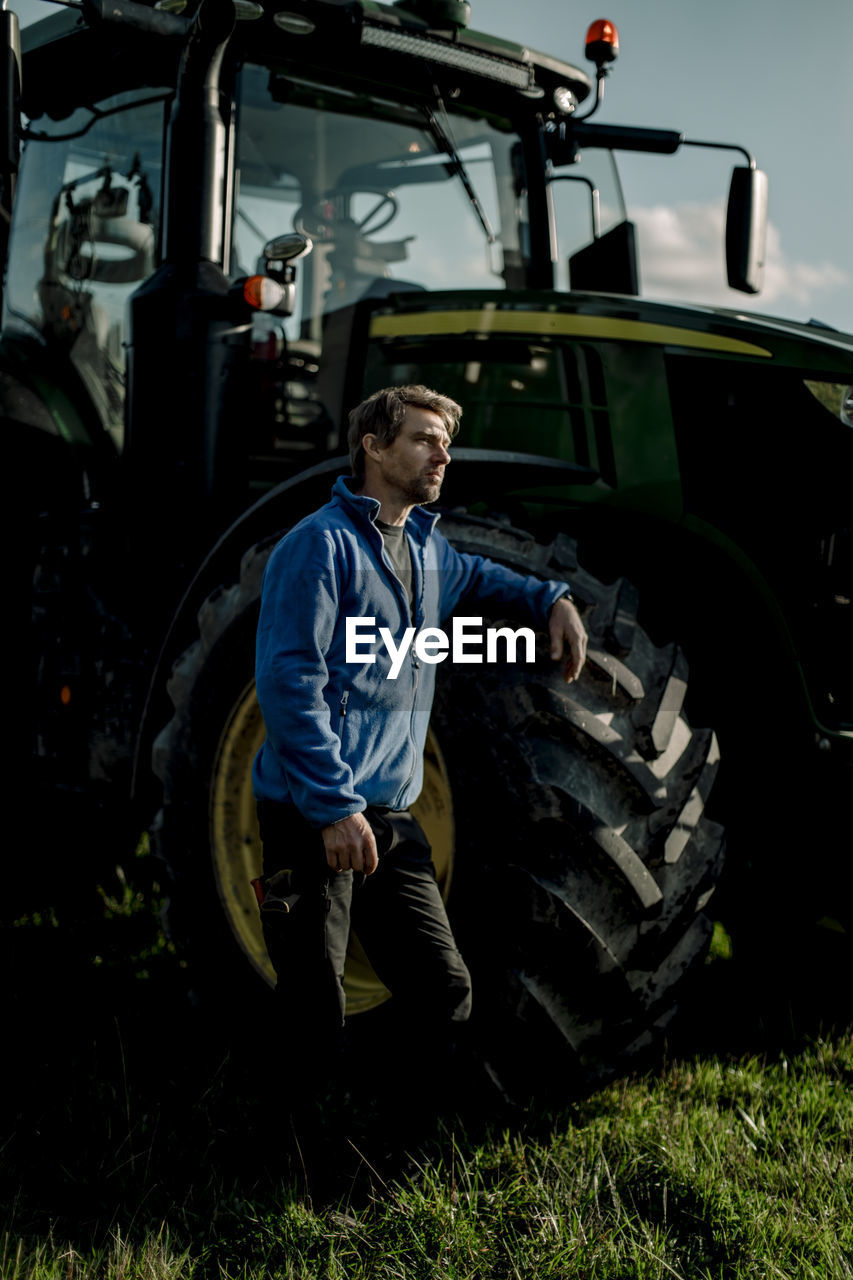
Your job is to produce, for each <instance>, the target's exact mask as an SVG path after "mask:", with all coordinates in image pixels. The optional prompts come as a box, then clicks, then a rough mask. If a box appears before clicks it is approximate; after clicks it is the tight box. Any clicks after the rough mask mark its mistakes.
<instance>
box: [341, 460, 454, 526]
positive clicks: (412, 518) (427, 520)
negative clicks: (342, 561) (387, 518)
mask: <svg viewBox="0 0 853 1280" xmlns="http://www.w3.org/2000/svg"><path fill="white" fill-rule="evenodd" d="M355 483H356V482H355V479H354V477H353V476H338V478H337V480H336V481H335V483H334V485H333V487H332V498H333V499H334V498H337V499H338V501H339V502H341V503H343V505H344V506H345V507H347V508H348V509H349V510H351V511H352V512H353V513H355V514H357V515H358V516H359V517H360V518H361V519H363V520H368V521H369V522H370V523H371V524H375V523H376V517H377V516H378V515H379V511H380V503H379V500H378V499H377V498H368V497H367V495H366V494H363V493H354V492H353V486H354V485H355ZM440 519H441V516H440V515H439V513H438V512H437V511H427V510H425V509H424V508H423V507H413V508H412V510H411V512H410V513H409V518H408V520H407V521H406V528H407V529H408V530H409V532H410V533H413V534H414V535H415V537H416V538H418V539H419V540H420V541H421V542H425V541H426V539H427V538H428V537H429V535H430V534H431V533H432V531H433V529H434V528H435V526H436V525H437V524H438V522H439V520H440Z"/></svg>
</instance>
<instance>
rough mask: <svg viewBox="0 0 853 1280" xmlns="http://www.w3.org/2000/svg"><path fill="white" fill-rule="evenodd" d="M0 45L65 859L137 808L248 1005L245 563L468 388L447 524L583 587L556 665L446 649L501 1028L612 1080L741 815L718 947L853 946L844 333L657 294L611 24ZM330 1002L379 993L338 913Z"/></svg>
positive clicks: (375, 25) (685, 940)
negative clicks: (795, 942) (374, 439)
mask: <svg viewBox="0 0 853 1280" xmlns="http://www.w3.org/2000/svg"><path fill="white" fill-rule="evenodd" d="M2 29H3V33H4V45H5V53H4V62H3V66H4V76H5V86H6V91H5V93H4V95H3V96H2V98H0V101H2V104H3V124H2V128H3V139H4V141H3V176H2V203H3V215H4V216H3V219H2V221H0V225H2V227H3V231H2V237H3V246H2V247H3V253H4V258H5V273H4V278H3V312H2V339H0V393H1V394H0V409H2V415H3V418H4V420H5V424H6V430H7V431H8V432H9V434H10V436H13V437H14V439H15V441H16V443H17V446H18V448H19V449H20V457H21V463H20V467H19V470H18V474H20V475H21V476H23V477H24V491H25V501H26V511H27V518H26V530H27V533H26V539H25V544H26V547H27V556H26V565H27V576H28V580H29V578H30V575H31V580H32V618H33V622H32V631H31V632H30V634H29V641H28V651H29V659H28V666H27V669H28V670H29V671H30V673H31V676H32V685H31V688H30V687H28V702H29V705H30V706H31V708H32V716H31V722H30V725H29V746H30V754H31V759H32V764H31V768H30V772H29V773H28V774H27V778H26V787H25V790H24V793H23V794H24V795H25V797H26V800H27V803H28V806H29V812H31V814H32V815H33V827H34V833H35V837H36V847H37V848H38V850H39V859H38V862H39V866H40V868H44V866H45V865H48V864H49V863H50V862H51V859H53V860H54V861H55V862H57V863H61V862H62V861H63V853H62V848H61V847H60V846H62V845H64V843H65V841H66V840H67V838H68V833H69V832H73V833H74V842H75V847H76V848H77V849H78V850H83V851H84V853H83V854H82V855H81V853H80V852H78V853H77V854H76V857H78V858H79V857H80V856H86V857H91V858H97V857H98V856H102V855H103V854H104V851H108V856H112V857H116V856H121V855H120V854H117V853H116V851H117V850H119V851H120V850H121V849H125V848H126V849H132V848H133V847H134V844H135V842H136V841H137V840H138V838H139V834H140V832H141V831H145V830H148V831H150V833H151V841H152V846H153V848H154V851H155V852H156V855H157V857H158V858H159V859H160V860H161V863H162V866H163V868H164V876H165V877H166V883H167V886H168V903H167V917H168V927H169V930H170V932H171V934H172V936H173V938H174V939H175V941H176V945H178V946H179V947H180V948H181V953H182V954H183V955H185V956H187V957H188V963H189V965H190V968H191V971H192V972H193V974H195V975H197V981H198V983H199V984H200V986H201V987H203V986H204V984H205V983H206V982H209V983H210V984H211V985H212V987H213V988H214V989H215V990H216V991H217V992H218V993H219V995H220V996H221V993H222V992H223V991H225V990H238V991H243V990H246V989H248V988H249V987H251V988H252V990H253V991H255V992H256V993H257V998H259V999H261V1000H264V999H266V998H267V996H268V991H269V986H270V983H271V981H272V973H271V969H270V966H269V962H268V959H267V957H266V953H265V951H264V948H263V943H262V939H261V933H260V927H259V922H258V913H257V906H256V902H255V899H254V895H253V891H252V887H251V880H252V878H253V877H254V876H256V875H257V874H258V868H259V860H260V845H259V838H258V831H257V824H256V819H255V810H254V802H253V796H252V787H251V763H252V759H253V757H254V755H255V753H256V751H257V749H258V747H259V745H260V743H261V742H262V740H263V736H264V727H263V722H262V719H261V716H260V713H259V710H258V704H257V699H256V697H255V691H254V681H253V661H254V631H255V626H256V619H257V614H258V606H259V595H260V587H261V581H262V576H263V571H264V566H265V563H266V560H267V557H268V556H269V554H270V551H271V549H272V547H273V546H274V545H275V544H276V542H277V541H278V540H279V539H280V538H281V537H282V536H283V534H284V533H285V532H286V531H287V529H288V528H289V527H291V526H292V525H293V524H294V523H295V522H296V521H298V520H299V519H300V518H302V516H304V515H305V514H307V513H308V512H309V511H311V510H313V509H314V508H315V507H317V506H318V505H320V504H321V503H322V502H324V501H325V500H326V499H327V497H328V494H329V490H330V488H331V486H332V484H333V482H334V480H335V478H336V477H337V476H338V475H340V474H341V473H345V472H347V471H348V461H347V458H346V456H345V455H346V436H345V431H346V425H345V424H346V416H347V413H348V411H349V410H350V409H351V408H352V407H353V406H354V405H356V404H357V403H358V402H359V401H360V400H361V399H363V398H364V396H365V395H367V394H370V393H371V392H372V391H374V390H377V389H379V388H380V387H383V386H388V385H393V384H402V383H413V382H417V383H425V384H427V385H429V386H434V387H436V388H437V389H439V390H441V391H442V392H444V393H446V394H448V395H450V396H452V397H453V398H454V399H456V400H458V401H459V402H460V403H461V404H462V405H463V408H464V416H463V424H462V432H461V434H460V437H459V443H458V445H454V449H453V455H454V461H453V466H452V467H451V468H450V469H449V472H448V478H447V481H446V485H445V489H444V491H443V493H442V498H441V505H442V525H441V527H442V529H443V531H444V532H445V534H446V535H447V536H448V537H449V538H450V539H451V540H452V541H453V542H454V543H455V545H457V546H458V547H459V548H461V549H463V550H466V551H472V552H476V553H481V554H486V555H488V556H490V557H492V558H493V559H497V560H499V561H501V562H503V563H505V564H507V565H510V566H513V567H516V568H518V569H520V570H522V571H524V572H527V573H533V574H539V575H542V576H545V577H549V578H555V577H556V578H565V580H566V581H567V582H568V583H570V584H571V586H572V589H573V591H574V594H575V598H576V599H577V601H578V602H579V605H580V607H581V609H582V613H583V616H584V620H585V624H586V626H587V629H588V632H589V635H590V655H589V659H588V665H587V668H586V670H585V672H584V675H583V678H582V679H581V680H580V681H579V682H577V683H576V684H573V685H570V686H566V685H565V684H564V683H563V682H562V681H561V678H560V673H559V672H558V671H557V670H556V668H555V667H554V665H553V664H552V663H550V662H549V660H548V656H547V653H546V652H545V651H544V649H543V650H542V652H541V653H540V654H539V656H538V659H537V661H536V663H535V664H533V665H531V666H528V665H525V664H515V665H512V664H504V665H496V666H491V667H485V666H483V667H481V668H478V669H477V670H476V672H475V673H474V675H473V676H472V673H471V668H470V667H469V666H461V667H457V668H454V667H453V665H452V664H450V663H447V664H445V665H444V667H443V668H442V670H441V672H440V675H441V679H440V681H439V689H438V693H437V698H436V704H435V707H434V714H433V720H432V724H431V730H430V739H429V747H428V753H427V759H426V762H425V764H426V770H425V784H424V789H423V793H422V796H421V798H420V800H419V802H418V806H417V813H418V816H419V818H420V820H421V822H422V823H423V825H424V827H425V828H426V830H427V832H428V834H429V836H430V839H431V842H432V845H433V850H434V855H435V861H436V869H437V874H438V877H439V880H440V883H441V885H442V890H443V892H444V893H445V895H446V897H447V900H448V907H449V910H450V913H451V916H452V919H453V921H454V927H455V929H456V932H457V936H458V938H459V941H460V946H461V948H462V950H463V953H464V954H465V956H466V959H467V960H468V963H469V965H470V967H471V969H472V972H473V975H474V979H475V983H476V984H477V990H478V999H479V1009H480V1011H481V1012H480V1014H479V1017H480V1019H481V1022H482V1026H483V1032H482V1034H483V1038H484V1043H486V1044H488V1045H490V1046H491V1047H490V1048H489V1050H488V1052H489V1053H492V1054H494V1055H495V1057H496V1059H497V1058H499V1057H500V1054H501V1053H502V1052H505V1053H507V1054H509V1053H510V1052H511V1049H512V1046H515V1050H516V1052H518V1050H519V1047H521V1051H522V1052H523V1055H524V1057H525V1058H526V1059H528V1060H529V1061H535V1062H536V1063H537V1065H538V1067H539V1068H541V1069H542V1071H543V1072H544V1071H545V1066H544V1064H549V1065H548V1070H550V1072H551V1074H552V1075H553V1076H554V1077H555V1078H558V1079H562V1078H566V1073H567V1072H573V1071H574V1072H577V1073H579V1074H580V1075H582V1076H584V1077H587V1078H599V1077H600V1076H602V1075H603V1074H606V1073H608V1072H611V1071H613V1070H614V1069H617V1068H618V1067H619V1066H620V1064H622V1063H625V1062H631V1061H634V1060H636V1057H637V1055H638V1054H639V1053H641V1052H642V1051H643V1050H644V1049H646V1048H647V1047H649V1046H653V1045H655V1044H656V1043H659V1041H660V1038H661V1036H662V1034H663V1033H664V1031H665V1029H666V1028H667V1026H668V1025H669V1023H670V1021H671V1019H672V1017H673V1015H674V1014H675V1012H676V1011H677V1010H678V1008H679V1006H680V1005H681V1004H683V1003H684V999H685V993H686V992H689V990H690V983H691V980H692V979H693V978H694V977H695V976H696V974H697V973H698V972H699V971H700V970H701V969H702V966H703V964H704V961H705V957H706V954H707V951H708V947H709V942H710V939H711V935H712V930H713V921H714V915H713V908H714V903H715V901H718V900H719V895H718V898H717V899H715V898H714V896H713V895H714V893H715V889H716V888H717V885H718V881H719V880H720V876H721V872H722V868H723V857H724V854H723V846H724V829H725V830H726V831H727V833H728V854H727V868H726V873H725V874H726V877H727V878H729V877H732V878H733V879H732V883H733V884H734V885H736V886H737V888H736V890H734V891H731V890H730V891H729V899H730V901H731V902H732V903H733V904H734V905H733V907H732V911H733V919H734V918H735V917H737V921H736V924H733V925H732V928H739V929H741V930H742V933H743V934H744V935H749V933H750V930H751V929H752V928H753V926H754V927H755V929H756V930H757V932H756V933H755V936H756V937H759V936H760V937H761V938H762V939H764V942H763V943H762V945H770V946H779V945H784V944H783V943H781V942H780V941H779V930H780V929H782V930H784V926H783V925H781V924H780V921H782V920H784V919H786V918H787V917H786V915H785V913H786V910H787V909H788V907H790V906H791V905H792V904H793V903H794V902H796V903H797V905H798V906H802V903H803V901H804V900H808V904H809V905H808V910H809V911H810V912H811V913H812V915H813V916H815V918H816V917H817V916H818V915H821V914H822V915H824V916H825V915H827V914H829V915H830V916H832V917H833V918H836V917H837V918H838V921H839V927H843V920H842V917H843V914H844V911H845V910H846V904H847V902H849V896H848V895H849V883H848V880H849V872H848V870H847V865H846V864H847V862H849V857H848V858H845V856H844V853H843V843H842V842H843V837H844V830H845V826H844V814H843V809H844V805H843V799H844V796H845V794H846V793H845V785H844V784H845V779H846V780H847V785H848V786H849V781H850V777H851V775H850V765H851V760H853V753H851V748H853V689H851V680H850V654H851V651H853V645H851V640H853V632H851V621H850V620H851V612H853V611H852V610H851V595H853V590H851V588H853V574H851V526H850V502H849V477H850V474H851V462H853V431H852V430H851V428H853V390H851V384H853V337H850V336H845V335H843V334H841V333H839V332H836V331H834V330H830V329H829V328H827V327H824V326H820V325H817V324H814V323H811V324H796V323H791V322H785V321H782V320H777V319H771V318H764V317H756V316H750V317H748V316H745V315H743V314H739V313H737V312H734V311H728V310H723V309H714V308H711V307H690V306H685V305H670V304H667V303H662V302H652V301H648V300H645V299H644V298H643V297H642V296H641V294H640V275H641V264H640V263H639V260H638V253H637V243H636V235H635V228H634V225H633V224H632V223H631V222H630V220H629V219H628V216H627V211H626V209H625V207H624V200H623V198H622V194H621V187H620V182H619V172H618V167H617V162H616V156H617V154H618V153H619V152H621V151H626V150H627V151H634V152H648V153H658V154H668V155H675V154H676V153H677V152H679V151H680V150H681V148H682V147H685V146H689V145H692V143H691V140H690V139H686V138H685V137H684V136H683V135H682V134H680V133H678V132H676V131H670V130H661V129H651V128H644V127H641V126H638V125H630V126H629V125H608V124H606V123H601V122H600V121H599V120H598V118H597V113H598V112H599V110H600V108H601V104H602V101H603V98H604V88H605V83H606V78H607V75H608V73H609V72H610V71H611V69H612V64H613V62H614V59H615V56H616V53H617V51H618V36H617V33H616V31H615V28H614V27H613V26H612V24H611V23H608V22H604V21H600V22H597V23H594V24H593V26H592V27H591V28H590V31H589V33H588V36H587V46H586V52H587V57H588V59H589V61H590V68H591V69H590V71H589V73H588V72H587V71H585V70H583V69H581V68H579V67H576V66H574V65H571V64H569V63H567V62H563V61H561V60H560V59H558V58H557V57H555V56H554V55H553V54H551V53H548V54H545V53H536V52H533V51H531V50H529V49H527V48H525V47H522V46H519V45H515V44H512V43H508V42H506V41H503V40H499V39H496V38H493V37H490V36H488V35H485V34H482V33H480V32H477V31H476V30H474V29H472V28H471V26H470V6H469V5H468V4H467V3H466V2H465V0H398V3H394V4H388V3H377V2H376V0H200V3H196V2H195V0H158V3H156V4H155V5H153V6H151V5H149V4H146V3H144V2H143V0H81V3H80V4H79V5H78V4H74V5H69V6H67V7H64V8H63V9H62V11H61V12H59V13H57V14H55V15H53V16H51V17H49V18H46V19H44V20H42V21H39V22H38V23H36V24H34V25H33V26H31V27H28V28H26V29H25V30H24V31H23V33H21V32H20V31H19V29H18V24H17V20H16V18H15V16H14V14H12V13H10V12H6V11H4V12H3V14H2ZM593 116H595V117H596V118H595V119H593V118H591V117H593ZM696 145H699V146H709V145H713V146H721V145H724V144H717V143H713V144H711V143H706V142H698V143H696ZM732 149H733V150H735V151H736V152H738V153H740V156H741V158H740V161H739V163H737V164H736V166H735V168H734V171H733V175H732V183H731V189H730V192H729V198H728V207H727V216H726V234H725V260H726V270H727V275H728V281H729V283H730V285H732V286H733V287H734V288H736V289H740V290H742V291H744V292H746V293H755V292H757V291H758V290H759V289H760V285H761V275H762V270H763V252H764V231H765V225H766V207H767V180H766V178H765V176H764V174H763V173H762V172H761V170H760V169H758V168H757V166H756V163H755V161H754V160H753V158H752V156H751V155H750V154H749V152H748V151H745V150H743V148H741V147H740V146H739V145H736V146H734V147H733V148H732ZM806 441H809V442H810V444H809V449H808V450H806V449H805V443H806ZM16 480H17V475H16ZM490 621H492V622H497V623H499V622H500V621H501V620H500V619H493V620H490ZM688 671H689V673H690V684H691V688H690V695H689V699H687V700H686V692H687V683H688ZM688 708H689V718H688V710H687V709H688ZM702 726H708V727H702ZM718 774H719V778H718V779H717V775H718ZM715 779H716V780H717V786H716V787H715V788H714V791H713V794H712V793H711V788H712V784H714V782H715ZM484 798H486V799H489V798H492V799H493V800H494V801H495V802H496V803H495V804H494V811H493V812H492V811H491V810H492V806H491V805H484V804H483V800H484ZM498 801H499V803H498ZM706 802H707V808H706ZM484 810H485V811H486V812H485V817H484ZM99 851H100V853H99ZM484 872H485V873H486V874H484ZM48 879H49V877H48ZM724 884H725V881H724ZM484 885H485V886H487V887H486V888H485V889H484V888H483V886H484ZM475 886H476V887H475ZM744 886H746V887H744ZM736 936H738V935H737V934H736ZM774 938H775V939H776V941H773V939H774ZM768 940H769V941H768ZM294 981H298V975H294ZM347 991H348V1001H349V1005H348V1007H349V1011H350V1012H351V1013H352V1014H361V1013H367V1012H368V1011H370V1010H372V1009H374V1008H376V1007H377V1006H380V1005H381V1004H383V1002H384V1001H385V1000H386V999H387V995H388V993H387V992H386V991H385V989H384V988H383V987H382V984H381V983H380V982H379V980H378V978H377V977H376V976H375V974H373V972H372V970H371V969H370V966H369V964H368V963H367V961H366V959H365V957H364V955H363V954H362V953H361V951H360V949H359V945H358V940H357V938H354V939H353V942H352V947H351V954H350V958H349V965H348V971H347ZM508 1069H509V1068H508Z"/></svg>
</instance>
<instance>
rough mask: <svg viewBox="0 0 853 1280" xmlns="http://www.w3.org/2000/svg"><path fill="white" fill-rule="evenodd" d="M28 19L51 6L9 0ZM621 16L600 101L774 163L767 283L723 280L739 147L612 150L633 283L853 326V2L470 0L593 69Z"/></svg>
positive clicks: (500, 30) (619, 117)
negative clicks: (599, 40)
mask: <svg viewBox="0 0 853 1280" xmlns="http://www.w3.org/2000/svg"><path fill="white" fill-rule="evenodd" d="M9 7H10V8H12V9H14V10H15V11H16V12H17V14H18V16H19V18H20V20H21V22H22V24H24V25H26V24H28V23H29V22H32V21H34V20H36V19H38V18H40V17H42V16H47V15H48V14H50V13H55V12H56V11H57V10H56V7H55V6H54V5H52V4H49V3H46V2H45V0H9ZM603 17H606V18H609V19H610V20H611V21H613V22H615V23H616V26H617V28H618V30H619V36H620V56H619V59H618V61H617V62H616V64H615V66H614V67H613V70H612V71H611V74H610V76H609V77H608V80H607V86H606V93H605V100H604V104H603V106H602V108H601V109H600V110H599V111H598V113H597V117H596V118H597V119H598V120H599V121H601V122H602V123H611V124H633V125H647V126H652V127H658V128H665V129H676V130H678V131H679V132H684V134H685V135H686V136H687V137H688V138H691V137H692V138H698V139H702V140H708V141H720V142H731V143H735V144H738V145H739V146H742V147H745V148H746V149H747V150H748V151H750V152H751V153H752V154H753V155H754V156H755V158H756V160H757V162H758V165H759V167H760V168H762V169H763V170H764V171H765V172H766V173H767V175H768V179H769V192H770V200H769V207H770V226H769V235H768V255H767V269H766V273H765V285H764V289H763V291H762V293H761V294H759V295H757V296H756V297H749V296H747V295H745V294H740V293H735V292H734V291H732V290H730V289H728V287H727V286H726V284H725V277H724V268H723V253H722V236H723V217H724V210H725V200H726V194H727V191H728V181H729V173H730V169H731V167H732V165H733V164H736V163H743V161H742V160H741V159H739V158H738V157H737V156H735V155H733V154H729V153H726V152H716V151H706V150H699V149H684V148H682V150H681V152H679V153H678V154H677V155H675V156H643V155H629V154H624V153H623V155H622V157H621V158H620V167H621V170H622V180H623V185H624V189H625V195H626V200H627V204H628V211H629V215H630V216H631V217H632V219H633V220H634V221H635V223H636V224H637V227H638V234H639V243H640V264H641V267H640V270H641V287H642V292H643V293H644V294H645V295H646V296H648V297H653V298H674V299H678V300H682V301H690V302H698V303H711V304H714V305H720V306H726V307H733V308H735V309H737V310H748V311H760V312H763V313H765V314H768V315H776V316H784V317H788V318H791V319H795V320H809V319H817V320H821V321H823V322H824V323H826V324H830V325H834V326H835V327H836V328H839V329H842V330H845V331H847V332H849V331H851V330H853V231H852V230H851V228H852V227H853V217H851V213H852V212H853V70H851V68H853V58H851V49H853V2H851V0H812V3H811V4H803V3H802V2H801V0H798V2H797V3H794V0H714V3H713V4H709V3H706V2H705V0H703V2H702V3H700V2H699V0H613V3H605V4H604V6H603V7H602V8H601V9H600V10H599V9H597V8H589V9H587V8H586V7H585V6H580V5H578V4H577V3H566V0H524V3H519V2H518V0H472V19H471V26H472V27H474V28H476V29H478V30H481V31H488V32H490V33H491V34H494V35H498V36H503V37H504V38H506V39H510V40H515V41H518V42H519V43H523V44H526V45H528V46H529V47H530V48H532V49H541V50H546V51H548V52H549V53H551V54H552V55H554V56H557V57H559V58H562V59H565V60H566V61H568V62H574V63H576V64H577V65H579V66H582V67H584V68H585V69H586V70H587V71H592V70H593V68H592V66H591V64H590V63H587V62H585V60H584V55H583V48H584V37H585V33H586V29H587V26H588V24H589V23H590V22H592V21H594V20H595V19H597V18H603Z"/></svg>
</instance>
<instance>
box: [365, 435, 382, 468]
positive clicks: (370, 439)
mask: <svg viewBox="0 0 853 1280" xmlns="http://www.w3.org/2000/svg"><path fill="white" fill-rule="evenodd" d="M361 447H362V449H363V450H364V452H365V453H366V454H367V456H368V458H372V459H373V461H374V462H378V461H379V458H380V455H381V453H382V445H381V444H380V443H379V441H378V440H377V438H376V436H375V435H373V433H372V432H368V434H367V435H364V436H362V437H361Z"/></svg>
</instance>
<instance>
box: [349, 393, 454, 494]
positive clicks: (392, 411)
mask: <svg viewBox="0 0 853 1280" xmlns="http://www.w3.org/2000/svg"><path fill="white" fill-rule="evenodd" d="M409 405H412V406H413V407H414V408H415V409H430V410H431V411H432V412H433V413H437V414H438V416H439V417H440V418H441V420H442V422H443V423H444V427H445V429H446V431H447V434H448V435H449V436H450V437H451V439H452V438H453V436H455V435H456V432H457V431H458V430H459V419H460V418H461V417H462V410H461V408H460V407H459V405H458V404H457V403H456V401H455V400H451V399H450V397H449V396H443V395H441V394H440V393H439V392H438V391H431V390H430V388H429V387H422V386H412V387H383V389H382V390H381V391H374V393H373V395H372V396H368V397H367V399H366V400H362V402H361V404H360V405H357V406H356V407H355V409H353V411H352V412H351V414H350V415H349V435H348V440H349V456H350V462H351V463H352V469H353V474H354V475H355V476H357V478H358V479H359V480H363V479H364V445H363V443H362V441H363V440H364V437H365V436H375V437H376V440H377V443H378V444H380V445H381V446H382V447H383V448H385V447H386V446H387V445H389V444H393V442H394V441H395V440H396V439H397V436H398V435H399V434H400V428H401V427H402V425H403V419H404V418H405V416H406V410H407V409H408V407H409Z"/></svg>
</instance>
